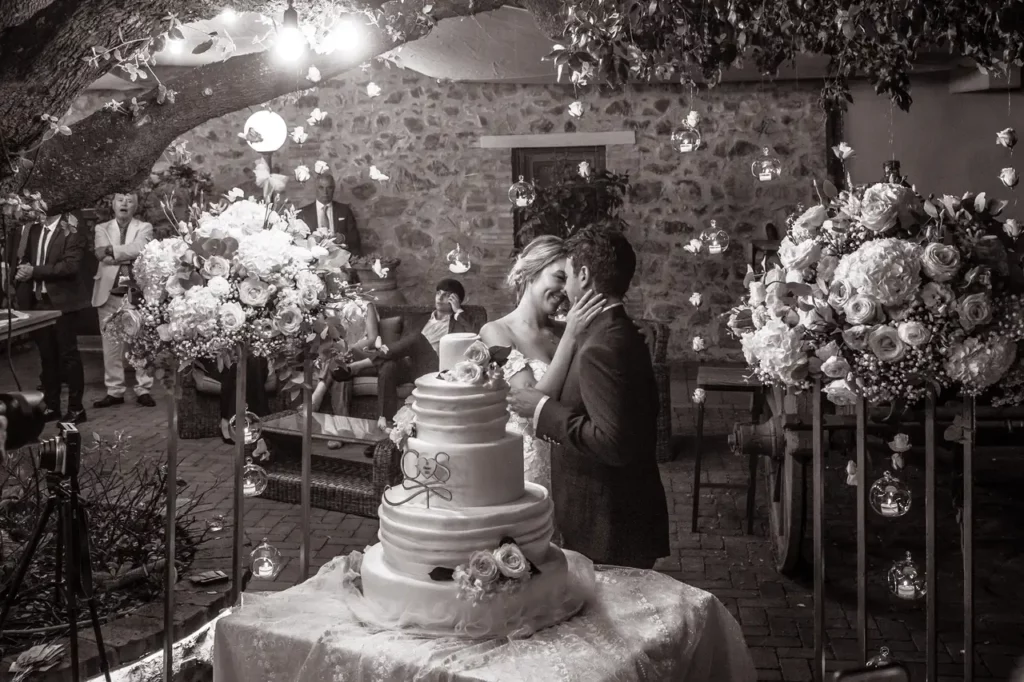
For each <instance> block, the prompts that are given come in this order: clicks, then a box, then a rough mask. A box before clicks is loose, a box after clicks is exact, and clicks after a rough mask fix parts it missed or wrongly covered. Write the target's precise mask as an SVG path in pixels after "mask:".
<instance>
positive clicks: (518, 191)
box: [508, 175, 537, 208]
mask: <svg viewBox="0 0 1024 682" xmlns="http://www.w3.org/2000/svg"><path fill="white" fill-rule="evenodd" d="M536 198H537V190H536V189H534V187H533V184H532V183H529V182H527V181H526V179H525V178H524V177H523V176H522V175H520V176H519V180H518V181H517V182H515V183H513V185H512V186H511V187H509V188H508V200H509V201H511V202H512V205H513V206H515V207H516V208H526V207H527V206H529V205H530V204H532V203H533V200H534V199H536Z"/></svg>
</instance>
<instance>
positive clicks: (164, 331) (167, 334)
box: [156, 324, 174, 343]
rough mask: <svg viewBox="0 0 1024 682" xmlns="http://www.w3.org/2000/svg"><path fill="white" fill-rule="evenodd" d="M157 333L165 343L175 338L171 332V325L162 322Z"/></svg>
mask: <svg viewBox="0 0 1024 682" xmlns="http://www.w3.org/2000/svg"><path fill="white" fill-rule="evenodd" d="M156 335H157V336H158V337H160V340H161V341H163V342H164V343H170V342H171V341H173V340H174V335H173V334H172V333H171V327H170V325H166V324H162V325H160V326H158V327H157V328H156Z"/></svg>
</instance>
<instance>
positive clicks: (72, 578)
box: [61, 504, 81, 682]
mask: <svg viewBox="0 0 1024 682" xmlns="http://www.w3.org/2000/svg"><path fill="white" fill-rule="evenodd" d="M61 511H62V512H63V514H64V531H65V533H66V534H67V537H65V538H64V560H65V562H66V575H65V580H64V586H65V589H64V601H65V606H66V607H67V613H68V638H69V640H70V642H69V643H70V646H69V648H70V650H71V679H72V682H79V680H81V672H80V671H79V670H78V594H77V589H76V587H77V586H78V585H79V580H78V564H77V561H76V560H77V558H78V557H77V554H78V551H77V549H78V544H77V543H76V542H75V538H74V535H75V534H76V533H77V528H76V527H75V517H74V511H73V510H72V508H71V505H70V504H65V505H64V506H63V509H62V510H61Z"/></svg>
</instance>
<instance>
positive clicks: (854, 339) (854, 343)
mask: <svg viewBox="0 0 1024 682" xmlns="http://www.w3.org/2000/svg"><path fill="white" fill-rule="evenodd" d="M870 334H871V327H869V326H868V325H866V324H858V325H857V326H855V327H850V328H849V329H844V330H843V342H844V343H845V344H846V345H847V346H849V347H850V348H852V349H853V350H864V349H865V348H867V347H868V336H869V335H870Z"/></svg>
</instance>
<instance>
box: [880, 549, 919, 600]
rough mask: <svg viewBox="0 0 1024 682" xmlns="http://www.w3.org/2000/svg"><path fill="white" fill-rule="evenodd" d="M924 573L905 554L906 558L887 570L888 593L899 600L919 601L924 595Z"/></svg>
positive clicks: (908, 554) (908, 553)
mask: <svg viewBox="0 0 1024 682" xmlns="http://www.w3.org/2000/svg"><path fill="white" fill-rule="evenodd" d="M925 591H926V590H925V581H924V571H921V570H919V569H918V568H917V564H915V563H914V560H913V559H912V558H911V556H910V552H907V558H906V559H903V560H901V561H896V562H894V563H893V565H892V568H890V569H889V592H891V593H892V594H893V595H894V596H897V597H899V598H900V599H908V600H912V599H920V598H921V597H923V596H924V595H925Z"/></svg>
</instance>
